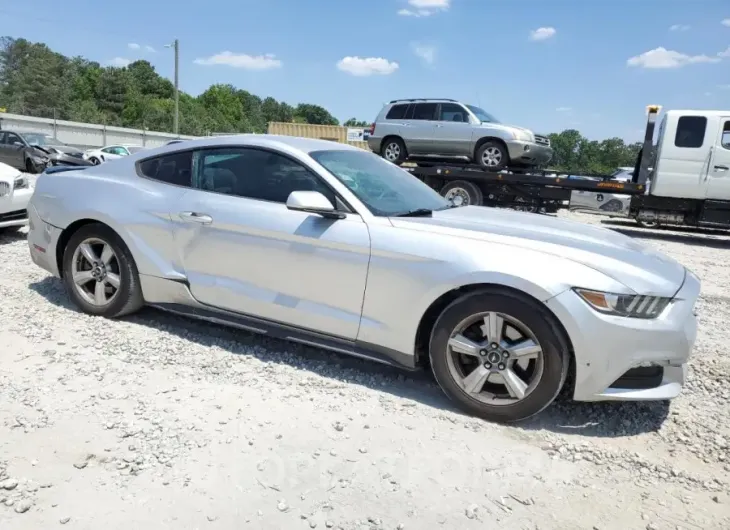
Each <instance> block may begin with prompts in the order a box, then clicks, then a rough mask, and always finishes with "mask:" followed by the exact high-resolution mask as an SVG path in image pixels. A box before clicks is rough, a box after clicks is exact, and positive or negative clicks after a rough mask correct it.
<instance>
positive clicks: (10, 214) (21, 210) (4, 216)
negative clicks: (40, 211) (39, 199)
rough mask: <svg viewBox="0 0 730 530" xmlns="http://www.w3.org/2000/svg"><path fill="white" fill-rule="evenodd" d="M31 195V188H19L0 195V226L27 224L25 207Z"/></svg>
mask: <svg viewBox="0 0 730 530" xmlns="http://www.w3.org/2000/svg"><path fill="white" fill-rule="evenodd" d="M32 195H33V188H21V189H19V190H18V189H15V190H13V191H12V192H11V193H10V195H6V196H3V197H0V228H7V227H10V226H24V225H27V224H28V213H27V208H28V202H29V201H30V198H31V196H32Z"/></svg>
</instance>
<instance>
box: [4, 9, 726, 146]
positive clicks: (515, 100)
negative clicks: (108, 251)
mask: <svg viewBox="0 0 730 530" xmlns="http://www.w3.org/2000/svg"><path fill="white" fill-rule="evenodd" d="M185 5H186V3H185V2H181V1H180V0H177V1H175V2H173V1H171V0H156V1H150V0H145V1H143V0H126V1H125V2H123V3H121V4H120V3H110V4H102V3H98V2H92V1H91V0H64V2H63V4H62V7H61V5H60V4H58V3H56V2H53V3H52V2H50V0H28V1H27V2H20V3H17V2H16V3H11V2H9V1H7V0H0V35H7V36H12V37H23V38H26V39H28V40H31V41H35V42H45V43H46V44H47V45H48V46H50V47H51V48H52V49H54V50H56V51H58V52H60V53H63V54H65V55H82V56H84V57H86V58H88V59H91V60H95V61H99V62H100V63H102V64H113V65H124V64H126V63H127V62H128V61H134V60H137V59H146V60H149V61H150V62H151V63H152V64H153V65H154V66H155V67H156V69H157V71H158V72H159V73H160V74H161V75H163V76H166V77H169V78H172V77H173V73H174V56H173V52H172V50H171V49H170V48H165V45H166V44H170V43H171V42H172V41H173V40H174V39H176V38H177V39H179V42H180V69H179V75H180V88H181V90H184V91H186V92H188V93H190V94H193V95H197V94H199V93H201V92H202V91H204V90H205V89H206V88H207V87H208V86H209V85H211V84H213V83H231V84H233V85H234V86H236V87H238V88H242V89H245V90H248V91H249V92H252V93H254V94H257V95H259V96H261V97H266V96H272V97H274V98H276V99H278V100H283V101H286V102H288V103H289V104H292V105H296V104H297V103H300V102H301V103H314V104H318V105H321V106H323V107H325V108H326V109H327V110H329V111H330V112H331V113H332V114H333V115H334V116H336V117H337V118H338V119H340V120H341V121H344V120H346V119H348V118H351V117H355V118H357V119H361V120H366V121H372V120H373V119H374V118H375V116H376V115H377V113H378V112H379V111H380V109H381V108H382V106H383V104H384V103H386V102H388V101H390V100H392V99H396V98H417V97H442V98H453V99H458V100H461V101H464V102H466V103H471V104H476V105H479V106H481V107H483V108H484V109H485V110H487V111H488V112H490V113H491V114H493V115H495V116H497V118H499V119H500V120H501V121H502V122H504V123H510V124H514V125H519V126H523V127H529V128H531V129H533V130H534V131H535V132H538V133H550V132H559V131H561V130H563V129H567V128H575V129H578V130H579V131H581V133H583V135H584V136H587V137H588V138H591V139H603V138H607V137H614V136H618V137H621V138H624V139H625V140H627V141H637V140H639V139H641V138H642V134H643V127H644V120H645V107H646V105H650V104H659V105H663V107H664V108H665V109H730V0H612V1H606V0H520V1H518V0H367V1H354V0H309V1H305V0H206V1H205V2H190V3H188V4H187V5H188V6H189V7H183V6H185ZM729 113H730V111H729Z"/></svg>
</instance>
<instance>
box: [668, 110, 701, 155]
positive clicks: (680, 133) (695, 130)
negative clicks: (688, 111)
mask: <svg viewBox="0 0 730 530" xmlns="http://www.w3.org/2000/svg"><path fill="white" fill-rule="evenodd" d="M706 129H707V118H706V117H704V116H682V117H681V118H679V120H677V134H676V135H675V136H674V145H675V146H677V147H688V148H694V149H696V148H698V147H702V143H703V142H704V141H705V131H706Z"/></svg>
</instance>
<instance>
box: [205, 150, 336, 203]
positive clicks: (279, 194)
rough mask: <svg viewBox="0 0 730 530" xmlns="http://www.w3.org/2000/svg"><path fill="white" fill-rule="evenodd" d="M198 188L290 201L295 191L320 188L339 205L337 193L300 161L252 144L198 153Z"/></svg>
mask: <svg viewBox="0 0 730 530" xmlns="http://www.w3.org/2000/svg"><path fill="white" fill-rule="evenodd" d="M195 167H196V170H195V184H194V186H195V187H196V188H198V189H201V190H205V191H212V192H216V193H225V194H226V195H235V196H237V197H245V198H247V199H255V200H260V201H269V202H278V203H286V200H287V199H288V198H289V195H290V194H291V193H292V192H293V191H318V192H320V193H321V194H322V195H324V196H325V197H327V198H328V199H329V200H330V202H331V203H332V204H333V205H336V204H337V203H336V201H335V193H334V191H332V190H331V189H330V188H329V186H327V185H326V184H325V183H324V181H323V180H322V179H321V178H320V177H319V176H317V175H315V174H314V173H313V172H312V171H310V170H309V169H307V168H306V167H304V166H303V165H302V164H300V163H299V162H296V161H294V160H292V159H291V158H288V157H286V156H284V155H281V154H278V153H275V152H272V151H267V150H264V149H257V148H251V147H231V148H223V149H206V150H203V151H199V152H196V155H195Z"/></svg>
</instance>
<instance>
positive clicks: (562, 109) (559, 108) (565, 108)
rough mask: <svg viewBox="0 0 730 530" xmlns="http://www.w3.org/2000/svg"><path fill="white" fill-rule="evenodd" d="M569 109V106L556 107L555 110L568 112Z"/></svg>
mask: <svg viewBox="0 0 730 530" xmlns="http://www.w3.org/2000/svg"><path fill="white" fill-rule="evenodd" d="M571 110H573V109H572V108H570V107H558V108H557V109H555V112H570V111H571Z"/></svg>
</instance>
